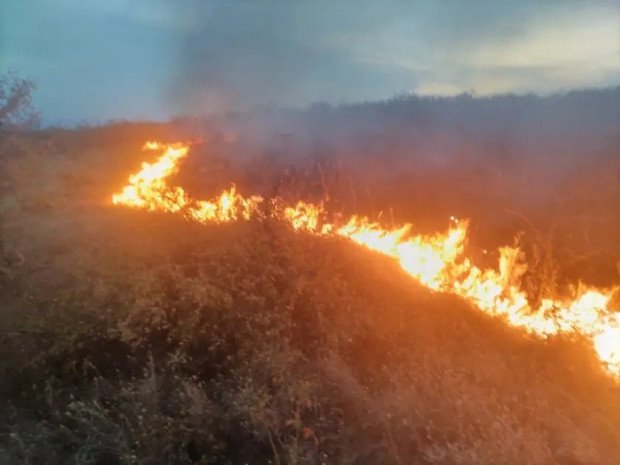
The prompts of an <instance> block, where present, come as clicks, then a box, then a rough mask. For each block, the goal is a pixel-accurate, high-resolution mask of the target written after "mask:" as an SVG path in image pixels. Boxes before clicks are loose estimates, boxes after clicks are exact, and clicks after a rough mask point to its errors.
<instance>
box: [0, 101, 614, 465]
mask: <svg viewBox="0 0 620 465" xmlns="http://www.w3.org/2000/svg"><path fill="white" fill-rule="evenodd" d="M616 96H617V92H616V93H615V94H612V97H613V98H617V97H616ZM571 98H576V97H574V96H573V97H571ZM567 99H568V98H567ZM568 100H570V99H568ZM465 103H467V102H465ZM560 103H563V104H564V105H565V107H566V105H568V103H566V102H565V101H561V102H560ZM569 103H570V102H569ZM400 104H401V105H402V102H401V103H400ZM460 104H463V102H460V103H459V102H452V105H453V107H451V108H459V105H460ZM467 104H469V103H467ZM498 104H499V105H500V106H501V105H503V104H504V103H502V102H499V103H498ZM368 105H370V104H368ZM398 105H399V103H398V102H392V103H391V106H390V107H389V108H388V110H389V111H388V110H385V109H383V110H382V109H381V108H382V107H379V108H378V109H377V108H375V107H372V106H370V107H368V106H366V107H364V106H361V107H360V108H354V109H347V108H345V109H341V110H339V112H336V111H335V110H333V109H330V108H324V107H321V106H318V107H314V108H311V109H310V110H308V112H306V113H304V114H303V115H302V116H299V115H297V116H295V117H296V118H302V117H303V118H307V119H305V120H304V121H305V123H304V124H306V125H307V126H306V130H305V131H303V132H301V133H302V134H303V135H304V137H305V138H299V137H298V135H297V134H299V133H300V131H297V130H296V129H295V127H292V128H291V127H286V128H284V129H281V128H279V126H278V124H280V123H277V122H273V121H271V122H270V124H271V125H272V129H273V128H275V129H273V131H272V132H273V134H272V135H271V136H269V137H266V136H264V134H266V132H265V131H259V130H256V131H257V133H258V135H257V133H254V132H252V131H250V130H248V129H247V128H248V127H250V126H251V127H252V128H255V127H256V124H254V122H253V121H252V122H251V123H252V124H250V123H249V122H248V121H245V120H242V119H239V118H237V117H233V116H230V117H229V118H230V119H229V120H224V121H221V120H219V121H200V122H198V121H196V120H191V119H185V120H177V121H173V122H171V123H166V124H159V123H115V124H109V125H107V126H102V127H96V128H80V129H72V130H68V129H53V130H52V129H50V130H45V131H40V132H37V133H26V134H22V133H0V137H2V138H1V139H0V163H1V165H0V170H1V171H0V201H1V204H0V215H1V216H0V221H2V222H1V223H0V226H1V230H0V241H1V243H0V245H1V247H2V248H1V252H2V254H1V255H0V260H1V261H0V312H1V314H2V318H0V350H1V353H2V357H1V359H0V379H1V382H0V464H30V465H35V464H36V465H38V464H50V465H52V464H76V465H78V464H79V465H85V464H97V465H113V464H114V465H116V464H119V465H120V464H136V465H137V464H140V465H147V464H148V465H156V464H162V465H163V464H193V463H202V464H268V463H271V464H278V465H280V464H282V465H283V464H300V465H301V464H396V465H409V464H485V463H488V464H492V463H493V464H523V463H528V464H610V465H611V464H616V463H620V385H619V384H618V381H617V379H614V377H613V376H612V375H610V374H609V373H608V372H607V371H606V370H605V368H604V366H603V365H602V364H601V362H600V360H599V359H598V358H597V356H596V354H595V352H594V350H593V348H592V345H591V344H590V342H589V341H587V340H586V339H585V338H583V337H580V336H579V335H566V334H564V335H559V336H554V337H550V338H547V339H541V338H539V337H536V336H534V335H531V334H528V333H527V332H526V331H524V330H523V329H520V328H515V327H511V326H510V325H507V324H506V323H505V321H504V320H503V319H501V318H498V317H492V316H489V315H487V314H485V313H482V312H480V311H479V310H478V309H477V308H475V306H473V305H471V304H470V303H468V302H467V301H466V300H464V299H461V298H459V297H457V296H454V295H447V294H443V293H435V292H431V291H430V290H428V289H427V288H425V287H423V286H422V285H420V284H419V283H417V282H416V281H415V280H414V279H412V278H411V277H410V276H409V275H407V274H406V273H405V272H404V271H403V270H402V269H401V268H400V267H399V266H397V263H396V262H395V261H394V260H391V259H389V258H386V257H385V256H383V255H381V254H379V253H375V252H372V251H369V250H366V249H365V248H363V247H360V246H358V245H356V244H354V243H352V242H351V241H349V240H347V239H346V238H342V237H317V236H316V235H313V234H310V233H307V232H304V231H294V230H293V229H292V228H291V227H290V226H289V225H287V224H285V223H283V222H281V221H278V220H277V219H275V218H269V217H267V218H266V219H261V220H258V219H250V220H248V221H236V222H230V223H225V224H207V225H203V224H200V223H196V222H188V221H186V220H185V219H183V218H182V217H180V216H178V215H172V214H167V213H161V212H145V211H140V210H136V209H130V208H123V207H120V206H117V205H113V204H112V202H111V195H112V193H114V192H117V191H118V190H119V189H120V188H121V187H122V186H124V185H125V184H126V183H127V177H128V175H129V174H130V173H134V172H136V170H137V169H138V168H139V166H140V164H141V163H142V162H143V161H144V160H150V161H152V160H151V159H152V158H154V155H150V154H149V153H148V152H146V153H145V152H141V150H140V149H141V147H142V145H143V143H144V142H145V141H147V140H162V141H165V142H174V141H177V140H197V139H198V138H200V139H201V142H200V143H199V144H197V145H195V146H192V148H191V149H190V156H189V158H188V159H187V160H184V161H183V162H182V165H181V170H180V172H179V173H178V175H175V176H174V183H175V184H178V185H182V186H184V188H185V189H186V190H187V191H188V192H189V193H190V194H191V195H192V196H193V197H197V198H213V197H214V196H215V195H216V194H217V193H218V192H220V191H221V190H222V189H225V188H228V187H229V186H230V183H231V182H234V183H235V184H236V186H237V188H238V189H239V191H240V192H242V193H244V194H246V195H247V194H254V193H256V194H260V195H262V196H264V197H265V198H271V197H278V198H281V199H284V200H286V201H289V202H293V201H297V200H304V201H309V202H310V201H311V202H320V201H323V202H324V204H325V205H326V208H327V209H328V210H329V211H330V212H331V213H334V214H335V212H339V213H342V214H343V215H348V214H353V213H360V214H364V215H369V216H370V217H372V218H376V217H379V218H380V219H381V221H382V223H385V224H387V225H389V226H391V225H398V224H402V223H403V222H406V221H408V222H412V223H413V227H414V228H415V230H416V231H419V232H422V233H432V232H435V231H444V230H446V229H447V228H448V226H449V217H450V216H451V215H454V216H456V217H458V218H469V219H470V220H471V225H470V234H469V241H468V243H467V253H468V256H470V257H472V260H474V261H475V262H476V263H478V264H479V265H480V266H485V267H494V266H495V267H496V266H497V260H498V253H497V247H499V246H502V245H512V244H513V242H514V240H515V237H517V238H518V240H519V243H520V245H521V247H522V249H523V251H524V252H525V254H526V257H527V258H526V261H527V264H528V265H529V269H528V271H527V272H526V273H525V274H524V275H523V277H522V281H523V282H522V286H523V288H524V289H526V291H527V295H528V298H529V299H530V300H531V301H533V302H535V301H537V300H538V301H540V300H541V299H542V298H544V297H550V296H556V295H566V294H570V293H571V292H575V289H574V285H575V284H576V283H577V282H578V281H582V282H584V283H585V285H591V286H598V287H611V286H614V285H617V284H618V283H619V282H620V262H618V260H619V259H620V241H618V237H620V203H619V202H618V199H620V161H619V154H618V149H617V147H619V146H620V135H618V133H617V130H616V129H611V130H610V129H609V127H611V126H613V124H611V123H609V127H608V126H603V127H602V128H601V125H599V124H598V123H596V124H593V127H590V128H587V129H584V133H585V134H587V137H586V136H584V133H579V132H578V131H575V132H573V129H572V126H570V127H571V129H570V130H566V131H564V132H558V131H555V132H554V128H553V127H551V128H550V127H545V128H544V129H541V132H542V135H541V136H540V137H538V138H537V139H535V140H533V142H532V143H531V144H530V145H528V146H527V147H526V146H525V143H523V145H519V144H517V143H516V142H515V141H516V139H517V138H519V139H520V140H523V141H524V140H526V139H525V137H524V136H522V135H521V134H516V130H515V133H514V134H513V135H514V136H515V137H514V138H512V139H511V138H501V137H495V138H493V137H486V136H485V135H481V134H474V132H472V131H473V130H472V129H471V128H468V127H465V128H461V129H460V132H459V130H457V129H454V131H452V129H450V131H448V130H447V129H446V128H447V127H449V128H452V127H453V126H454V128H456V127H457V126H456V125H455V124H453V123H450V124H448V125H447V126H441V127H435V126H433V127H429V128H422V129H419V133H418V136H417V138H415V139H411V138H408V136H406V135H405V134H406V131H404V130H402V127H401V126H402V125H401V126H399V125H398V124H396V123H395V122H394V121H393V120H390V119H389V118H390V115H394V114H399V113H398V111H399V108H400V107H399V106H398ZM524 105H525V106H527V105H534V104H532V103H531V102H530V103H527V102H526V103H525V104H524ZM565 107H562V108H564V109H565ZM381 111H385V113H386V114H382V113H381ZM554 111H555V110H554ZM583 111H585V112H586V113H587V109H585V110H583ZM347 112H349V113H350V114H348V113H347ZM368 112H372V113H373V117H372V118H367V115H368ZM351 114H353V115H354V116H355V118H357V119H356V120H355V121H354V122H350V126H346V125H344V124H343V123H342V121H352V120H353V119H355V118H353V117H352V116H351ZM365 115H366V116H365ZM289 116H290V115H289ZM259 117H260V118H262V119H263V121H264V120H267V119H268V117H269V115H267V116H265V115H259ZM259 117H257V118H259ZM260 118H259V119H260ZM339 118H340V119H339ZM399 118H400V119H398V118H397V120H398V121H400V122H402V121H403V119H402V118H401V117H399ZM284 119H286V120H287V121H288V122H290V121H291V118H288V117H287V118H284ZM293 119H294V118H293ZM336 120H338V121H337V123H338V124H336V122H335V121H336ZM231 121H232V122H231ZM376 121H381V122H382V123H381V124H382V125H373V122H376ZM287 124H288V123H287ZM291 124H293V125H294V124H300V123H299V122H297V123H291ZM313 124H314V126H313ZM403 124H404V123H403ZM563 124H564V125H565V126H566V127H568V126H569V123H566V122H564V123H563ZM571 124H572V123H571ZM574 124H575V125H576V126H579V125H580V124H581V122H580V121H577V122H575V123H574ZM321 125H325V126H326V127H325V128H324V127H322V126H321ZM222 127H227V128H233V129H230V130H229V132H227V131H226V130H224V129H222ZM368 127H378V129H377V130H376V131H375V132H370V131H369V130H367V128H368ZM244 128H245V129H244ZM330 128H331V129H330ZM391 128H395V129H391ZM398 128H401V129H398ZM495 129H496V128H495ZM495 129H494V130H493V131H489V132H490V133H493V134H501V128H500V129H498V130H495ZM330 131H331V132H330ZM521 131H522V132H523V133H528V131H531V129H528V128H527V127H526V128H522V129H521ZM597 131H598V132H597ZM316 134H326V135H324V136H322V137H316ZM536 144H538V145H536ZM524 152H526V153H527V156H525V155H523V153H524ZM560 155H561V156H560ZM619 300H620V299H619V298H618V294H616V295H615V297H614V298H613V300H612V303H611V305H616V304H615V303H614V302H618V301H619ZM611 308H613V309H616V308H620V305H617V306H612V307H611Z"/></svg>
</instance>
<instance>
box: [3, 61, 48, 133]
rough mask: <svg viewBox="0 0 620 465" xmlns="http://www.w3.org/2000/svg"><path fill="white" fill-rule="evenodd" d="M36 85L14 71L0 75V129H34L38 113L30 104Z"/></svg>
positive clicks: (38, 116) (36, 124)
mask: <svg viewBox="0 0 620 465" xmlns="http://www.w3.org/2000/svg"><path fill="white" fill-rule="evenodd" d="M35 88H36V86H35V84H34V82H33V81H31V80H30V79H24V78H21V77H19V76H18V74H17V73H16V72H15V71H8V72H6V73H5V74H2V75H0V129H16V130H27V129H36V128H37V127H38V126H39V123H40V115H39V113H38V112H37V111H36V110H35V109H34V107H33V106H32V92H33V91H34V90H35Z"/></svg>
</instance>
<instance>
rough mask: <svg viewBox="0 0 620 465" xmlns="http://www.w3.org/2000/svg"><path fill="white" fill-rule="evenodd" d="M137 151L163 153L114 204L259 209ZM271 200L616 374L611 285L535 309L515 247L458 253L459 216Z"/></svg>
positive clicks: (296, 225) (239, 211)
mask: <svg viewBox="0 0 620 465" xmlns="http://www.w3.org/2000/svg"><path fill="white" fill-rule="evenodd" d="M144 149H145V150H147V149H148V150H162V151H163V154H162V155H161V156H160V157H159V159H158V160H157V161H156V162H155V163H153V164H149V163H143V164H142V170H141V171H139V172H138V173H137V174H134V175H131V176H130V177H129V184H128V185H127V186H126V187H125V188H123V190H122V191H121V192H120V193H118V194H114V195H113V196H112V202H113V203H114V204H116V205H125V206H128V207H133V208H140V209H144V210H148V211H163V212H171V213H182V214H183V215H184V216H185V217H186V218H187V219H189V220H192V221H198V222H201V223H207V222H216V223H219V222H230V221H237V220H249V219H250V218H252V217H253V216H256V215H258V214H259V212H260V205H261V204H262V202H263V201H264V200H263V198H262V197H259V196H251V197H243V196H241V195H240V194H238V193H237V192H236V190H235V186H232V188H231V189H230V190H228V191H224V192H222V193H221V194H220V196H219V197H217V198H216V199H214V200H211V201H205V200H194V199H191V198H189V197H188V195H187V194H186V193H185V191H184V190H183V189H182V188H181V187H178V186H174V187H170V186H168V185H167V183H166V178H168V177H169V176H170V175H172V174H175V173H176V172H177V171H178V165H179V162H180V161H181V160H182V159H183V158H185V157H186V156H187V154H188V152H189V146H188V145H184V144H171V145H163V144H160V143H157V142H147V144H145V146H144ZM274 205H275V210H276V211H275V213H274V214H275V215H276V216H277V217H278V218H279V219H281V220H282V221H285V222H287V223H289V224H290V225H291V227H292V228H293V229H294V230H297V231H306V232H308V233H311V234H316V235H322V236H324V235H335V236H343V237H346V238H348V239H350V240H351V241H353V242H355V243H357V244H359V245H362V246H364V247H366V248H368V249H370V250H373V251H376V252H380V253H382V254H384V255H387V256H389V257H391V258H393V259H395V260H397V261H398V263H399V265H400V266H401V267H402V269H403V270H404V271H405V272H407V273H408V274H409V275H411V276H412V277H413V278H415V279H416V280H418V281H419V282H420V283H421V284H423V285H425V286H427V287H428V288H430V289H432V290H433V291H440V292H447V293H452V294H456V295H459V296H461V297H463V298H465V299H466V300H467V301H469V302H470V303H472V304H473V305H475V306H476V307H477V308H479V309H480V310H482V311H483V312H485V313H488V314H492V315H498V316H501V317H503V318H505V320H506V321H507V322H508V323H509V324H511V325H513V326H518V327H522V328H524V329H525V330H527V331H528V332H530V333H533V334H535V335H538V336H541V337H547V336H550V335H554V334H559V333H579V334H581V335H582V336H585V337H586V338H587V339H589V340H590V341H591V342H592V345H593V347H594V350H595V352H596V354H597V356H598V358H599V359H600V360H601V362H602V364H603V366H604V368H605V369H606V370H607V371H608V373H609V374H611V375H612V376H614V377H616V378H617V379H620V311H618V310H619V309H615V311H614V310H612V309H611V308H609V302H610V299H611V296H612V294H613V293H614V291H615V289H611V290H601V289H594V288H589V289H583V290H582V291H581V292H579V293H578V295H577V296H576V297H575V298H574V299H572V300H570V299H567V300H565V301H561V300H554V299H543V300H542V302H541V305H540V307H539V308H537V309H533V308H531V307H530V304H529V303H528V300H527V297H526V294H525V292H524V291H523V290H521V289H520V287H519V285H518V281H519V278H520V276H521V275H522V274H523V273H524V272H525V271H526V266H525V264H524V263H523V262H522V260H521V256H522V253H521V251H520V249H519V248H517V247H502V248H500V249H499V253H500V260H499V267H498V270H494V269H487V270H482V269H480V268H478V267H476V266H474V265H473V263H472V262H471V261H470V260H469V259H468V258H466V257H464V256H463V254H464V249H465V243H466V240H467V227H468V223H467V222H466V221H463V222H459V221H458V220H456V219H454V218H452V220H453V225H452V227H451V228H450V229H449V230H448V231H447V232H446V233H436V234H433V235H413V234H411V225H410V224H405V225H403V226H402V227H400V228H395V229H391V230H390V229H386V228H384V227H383V226H381V225H380V224H379V223H376V222H371V221H370V220H369V219H368V218H366V217H360V216H352V217H351V218H349V220H348V221H346V222H344V223H342V224H334V223H329V222H326V221H323V219H324V217H325V213H326V212H325V210H324V207H323V205H321V204H319V205H315V204H312V203H305V202H298V203H297V204H296V205H295V206H286V205H280V204H277V203H276V204H274Z"/></svg>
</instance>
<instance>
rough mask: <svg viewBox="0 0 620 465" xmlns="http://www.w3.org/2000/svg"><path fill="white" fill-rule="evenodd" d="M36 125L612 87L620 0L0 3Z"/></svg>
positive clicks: (618, 52)
mask: <svg viewBox="0 0 620 465" xmlns="http://www.w3.org/2000/svg"><path fill="white" fill-rule="evenodd" d="M9 68H12V69H15V70H17V71H18V72H19V73H20V74H22V75H26V76H29V77H32V78H33V79H34V80H35V81H36V82H37V84H38V90H37V93H36V100H35V103H36V105H37V106H38V107H39V108H40V110H41V111H42V112H43V114H44V118H45V121H46V122H48V123H56V122H79V121H84V120H85V121H89V122H96V121H102V122H103V121H105V120H107V119H110V118H128V119H130V118H166V117H168V116H169V115H171V114H179V113H186V112H194V113H205V112H207V113H208V112H212V111H220V110H234V109H245V108H248V107H252V106H254V105H257V104H264V103H268V104H269V103H274V104H279V105H307V104H308V103H311V102H313V101H328V102H331V103H341V102H345V101H346V102H351V101H361V100H376V99H384V98H389V97H391V96H393V95H395V94H397V93H403V92H416V93H420V94H439V95H446V94H448V95H450V94H455V93H459V92H463V91H474V92H475V93H477V94H493V93H501V92H517V93H524V92H537V93H548V92H555V91H562V90H568V89H573V88H581V87H608V86H615V85H619V84H620V0H546V1H542V0H506V1H500V0H470V1H467V0H419V1H416V0H409V1H399V0H393V1H387V0H386V1H375V0H356V1H346V0H345V1H338V0H329V1H327V0H313V1H312V0H307V1H303V0H299V1H294V0H271V1H270V0H247V1H235V0H212V1H208V0H203V1H200V0H89V1H85V0H28V1H26V0H0V72H2V71H5V70H7V69H9Z"/></svg>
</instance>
